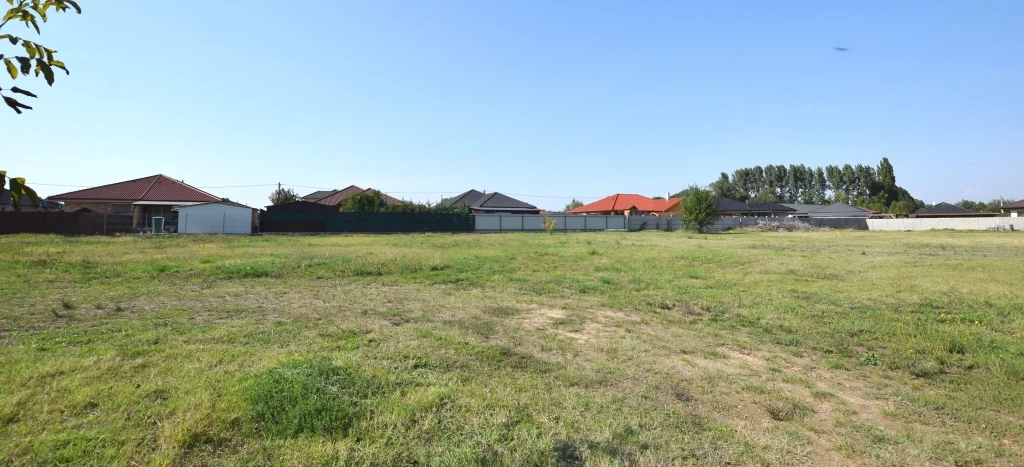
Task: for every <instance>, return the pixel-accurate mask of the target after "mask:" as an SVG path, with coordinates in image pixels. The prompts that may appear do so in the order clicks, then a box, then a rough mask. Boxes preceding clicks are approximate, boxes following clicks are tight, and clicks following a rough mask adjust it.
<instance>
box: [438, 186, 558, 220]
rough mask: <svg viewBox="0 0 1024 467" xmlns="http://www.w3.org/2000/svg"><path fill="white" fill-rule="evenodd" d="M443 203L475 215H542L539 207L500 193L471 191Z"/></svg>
mask: <svg viewBox="0 0 1024 467" xmlns="http://www.w3.org/2000/svg"><path fill="white" fill-rule="evenodd" d="M441 203H442V204H444V205H447V206H452V207H459V206H461V205H465V206H466V207H468V208H469V210H470V211H472V212H473V214H540V209H539V208H537V206H534V205H532V204H530V203H526V202H523V201H519V200H518V199H515V198H513V197H511V196H506V195H503V194H501V193H498V192H493V193H483V192H480V191H477V190H469V191H467V192H465V193H462V194H460V195H458V196H456V197H454V198H449V199H446V200H444V201H442V202H441Z"/></svg>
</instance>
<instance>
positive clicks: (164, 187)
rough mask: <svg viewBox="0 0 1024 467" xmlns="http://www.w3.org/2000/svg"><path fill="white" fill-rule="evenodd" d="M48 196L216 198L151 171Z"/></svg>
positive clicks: (59, 197) (204, 200)
mask: <svg viewBox="0 0 1024 467" xmlns="http://www.w3.org/2000/svg"><path fill="white" fill-rule="evenodd" d="M48 199H52V200H58V201H64V200H103V201H130V202H136V201H181V202H190V203H193V202H195V203H203V202H211V201H220V198H218V197H216V196H214V195H211V194H209V193H207V192H205V191H203V190H200V189H198V188H196V187H194V186H191V185H187V184H185V183H184V182H181V181H180V180H175V179H173V178H170V177H168V176H166V175H152V176H149V177H144V178H138V179H135V180H128V181H126V182H120V183H112V184H110V185H103V186H98V187H95V188H86V189H84V190H78V191H72V192H69V193H62V194H59V195H54V196H50V197H49V198H48Z"/></svg>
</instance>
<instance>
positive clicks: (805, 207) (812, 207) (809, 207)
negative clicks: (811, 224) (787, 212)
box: [780, 203, 825, 215]
mask: <svg viewBox="0 0 1024 467" xmlns="http://www.w3.org/2000/svg"><path fill="white" fill-rule="evenodd" d="M780 204H782V205H783V206H785V207H787V208H792V209H793V211H794V212H793V214H796V215H806V214H807V213H809V212H811V211H816V210H818V209H821V208H823V207H825V206H824V205H822V204H795V203H780Z"/></svg>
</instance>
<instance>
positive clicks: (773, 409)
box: [765, 400, 805, 422]
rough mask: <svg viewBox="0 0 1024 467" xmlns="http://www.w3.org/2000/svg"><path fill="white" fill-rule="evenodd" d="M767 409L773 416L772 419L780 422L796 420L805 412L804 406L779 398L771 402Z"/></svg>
mask: <svg viewBox="0 0 1024 467" xmlns="http://www.w3.org/2000/svg"><path fill="white" fill-rule="evenodd" d="M765 410H767V411H768V415H769V416H770V417H772V420H775V421H778V422H788V421H790V420H794V419H796V418H797V417H799V416H801V415H803V413H804V412H805V410H804V408H803V407H801V406H800V405H799V404H797V403H795V402H793V401H777V400H776V401H771V402H769V403H768V406H767V407H765Z"/></svg>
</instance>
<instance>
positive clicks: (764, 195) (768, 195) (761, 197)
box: [750, 189, 779, 203]
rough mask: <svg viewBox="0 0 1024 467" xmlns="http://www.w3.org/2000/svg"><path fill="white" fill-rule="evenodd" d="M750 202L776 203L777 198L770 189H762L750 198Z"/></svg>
mask: <svg viewBox="0 0 1024 467" xmlns="http://www.w3.org/2000/svg"><path fill="white" fill-rule="evenodd" d="M750 202H752V203H778V202H779V198H778V197H777V196H775V192H774V191H772V190H768V189H764V190H761V191H759V192H758V193H757V194H756V195H754V197H753V198H750Z"/></svg>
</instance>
